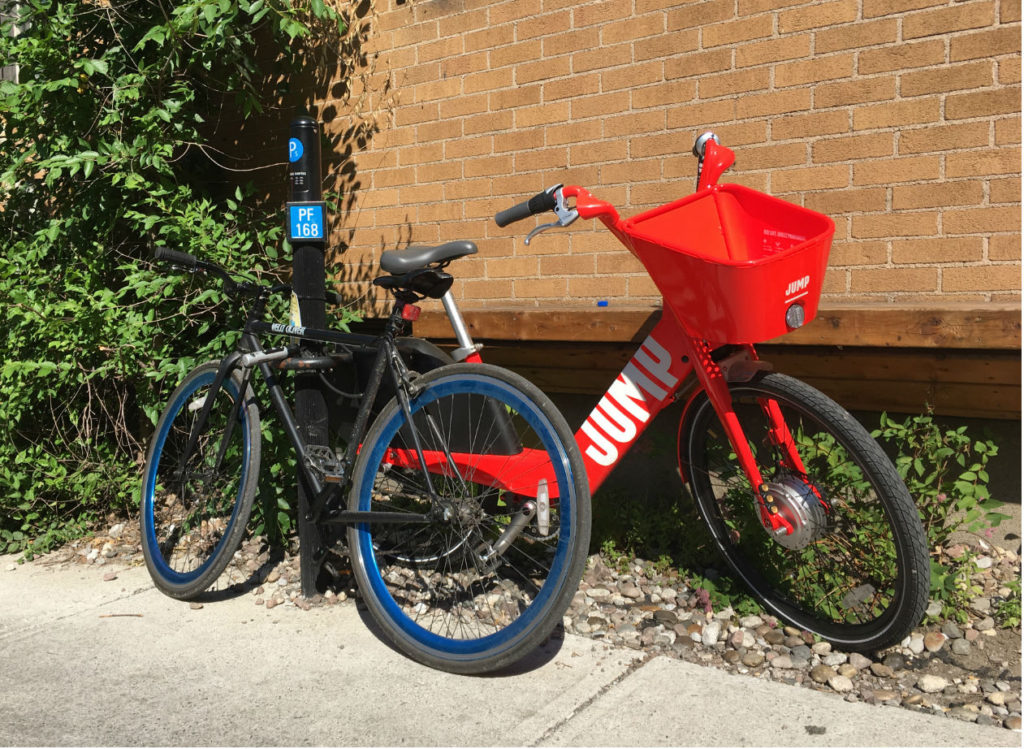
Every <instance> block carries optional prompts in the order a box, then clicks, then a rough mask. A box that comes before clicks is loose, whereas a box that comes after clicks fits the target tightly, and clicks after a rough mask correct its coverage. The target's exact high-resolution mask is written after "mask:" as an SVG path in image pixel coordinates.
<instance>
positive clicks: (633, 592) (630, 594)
mask: <svg viewBox="0 0 1024 749" xmlns="http://www.w3.org/2000/svg"><path fill="white" fill-rule="evenodd" d="M619 593H621V594H622V595H623V596H625V597H626V598H632V599H633V600H636V599H638V598H643V595H644V593H643V591H642V590H640V588H638V587H637V586H636V585H634V584H633V583H631V582H624V583H620V584H619Z"/></svg>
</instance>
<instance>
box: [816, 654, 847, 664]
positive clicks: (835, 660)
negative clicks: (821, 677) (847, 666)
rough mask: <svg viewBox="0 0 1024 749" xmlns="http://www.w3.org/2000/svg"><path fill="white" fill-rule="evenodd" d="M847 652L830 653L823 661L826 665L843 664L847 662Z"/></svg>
mask: <svg viewBox="0 0 1024 749" xmlns="http://www.w3.org/2000/svg"><path fill="white" fill-rule="evenodd" d="M846 657H847V656H846V653H828V654H827V655H826V656H825V657H824V658H822V659H821V662H822V663H824V664H825V665H826V666H841V665H842V664H844V663H846Z"/></svg>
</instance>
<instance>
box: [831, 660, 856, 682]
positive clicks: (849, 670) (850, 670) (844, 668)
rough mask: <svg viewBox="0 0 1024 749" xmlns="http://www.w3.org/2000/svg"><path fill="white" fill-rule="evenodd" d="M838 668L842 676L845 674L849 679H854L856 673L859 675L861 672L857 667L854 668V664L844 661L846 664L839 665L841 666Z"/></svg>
mask: <svg viewBox="0 0 1024 749" xmlns="http://www.w3.org/2000/svg"><path fill="white" fill-rule="evenodd" d="M836 670H837V671H838V672H839V675H840V676H845V677H846V678H847V679H852V678H854V677H855V676H856V675H857V674H858V673H860V672H859V671H858V670H857V669H856V668H854V667H853V666H851V665H850V664H849V663H844V664H842V665H841V666H839V668H837V669H836Z"/></svg>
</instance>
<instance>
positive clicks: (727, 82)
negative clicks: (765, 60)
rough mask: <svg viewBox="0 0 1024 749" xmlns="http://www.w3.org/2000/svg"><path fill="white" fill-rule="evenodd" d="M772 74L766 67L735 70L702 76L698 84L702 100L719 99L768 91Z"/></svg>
mask: <svg viewBox="0 0 1024 749" xmlns="http://www.w3.org/2000/svg"><path fill="white" fill-rule="evenodd" d="M770 82H771V72H770V71H769V69H768V68H766V67H761V68H749V69H746V70H733V71H730V72H728V73H714V74H711V75H704V76H701V78H700V82H699V84H698V87H699V92H700V98H702V99H717V98H718V97H719V96H727V95H729V94H741V93H748V92H751V91H756V92H761V91H766V90H767V89H768V87H769V84H770Z"/></svg>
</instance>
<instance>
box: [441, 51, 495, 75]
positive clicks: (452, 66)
mask: <svg viewBox="0 0 1024 749" xmlns="http://www.w3.org/2000/svg"><path fill="white" fill-rule="evenodd" d="M483 70H487V52H474V53H472V54H466V55H459V56H458V57H449V58H447V59H445V60H441V77H445V78H451V77H457V76H463V75H468V74H469V73H479V72H481V71H483Z"/></svg>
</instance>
